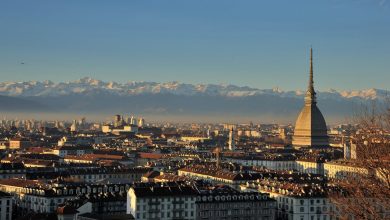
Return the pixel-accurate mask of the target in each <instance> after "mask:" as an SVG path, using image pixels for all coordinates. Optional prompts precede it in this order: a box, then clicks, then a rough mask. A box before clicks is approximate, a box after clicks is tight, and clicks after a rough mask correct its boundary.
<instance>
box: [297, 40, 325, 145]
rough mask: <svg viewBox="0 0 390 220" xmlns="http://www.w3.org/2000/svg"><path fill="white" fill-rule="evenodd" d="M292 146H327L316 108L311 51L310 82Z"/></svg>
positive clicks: (323, 127)
mask: <svg viewBox="0 0 390 220" xmlns="http://www.w3.org/2000/svg"><path fill="white" fill-rule="evenodd" d="M292 144H293V146H294V147H295V148H301V147H314V148H323V147H328V146H329V137H328V133H327V127H326V122H325V119H324V116H322V113H321V111H320V110H319V109H318V107H317V99H316V92H315V91H314V81H313V49H312V48H311V49H310V80H309V87H308V89H307V92H306V96H305V105H304V106H303V109H302V110H301V113H300V114H299V116H298V118H297V121H296V124H295V131H294V136H293V141H292Z"/></svg>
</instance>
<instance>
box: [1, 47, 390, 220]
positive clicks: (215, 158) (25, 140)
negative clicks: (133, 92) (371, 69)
mask: <svg viewBox="0 0 390 220" xmlns="http://www.w3.org/2000/svg"><path fill="white" fill-rule="evenodd" d="M0 128H1V136H0V138H1V139H0V148H1V164H0V165H1V173H0V190H1V194H0V195H1V203H0V204H1V219H4V220H10V219H59V220H68V219H69V220H70V219H72V220H76V219H79V220H91V219H140V220H141V219H214V220H217V219H221V220H222V219H264V220H273V219H287V220H290V219H294V220H295V219H297V220H331V219H343V218H347V219H363V217H362V216H360V215H359V214H357V213H355V212H353V211H351V210H350V209H348V207H349V205H350V204H353V203H354V202H353V201H354V200H356V199H358V200H361V199H362V198H366V197H356V196H355V195H353V191H355V190H356V189H353V188H352V189H353V190H352V191H350V190H351V188H348V187H347V186H345V185H343V180H347V179H349V178H356V177H357V178H359V179H360V178H361V179H360V180H362V179H364V178H372V179H375V180H378V181H379V182H382V183H383V184H384V187H386V186H387V187H388V185H385V183H386V181H387V183H388V180H389V173H388V171H389V170H388V169H387V171H386V172H382V170H381V169H382V168H383V167H381V166H367V164H365V163H364V160H367V158H366V155H364V154H363V153H364V148H361V147H360V146H369V144H368V143H367V142H368V141H370V137H371V136H370V134H371V133H370V134H368V133H365V132H366V128H365V127H362V125H361V124H340V125H336V126H331V127H329V128H328V127H327V125H326V122H325V119H324V117H323V116H322V114H321V111H320V110H319V108H318V107H317V99H316V92H315V90H314V73H313V57H312V50H311V52H310V74H309V83H308V88H307V92H306V95H305V100H304V105H303V108H302V111H301V113H300V114H299V116H298V117H297V120H296V124H295V125H281V124H256V123H252V122H249V123H247V124H230V123H220V124H217V123H214V124H213V123H187V124H185V123H153V122H149V121H148V119H147V118H142V117H137V116H133V115H119V114H118V115H114V116H113V117H112V120H110V121H107V122H92V121H88V118H81V119H77V120H73V121H72V122H68V121H43V120H39V121H38V120H33V119H32V120H12V119H3V120H1V121H0ZM375 129H376V130H378V129H379V128H378V127H376V128H375ZM380 132H381V133H380V134H381V136H380V137H384V139H379V137H378V136H374V143H375V144H382V143H384V144H385V149H387V150H388V143H389V142H388V140H389V135H390V133H388V131H385V130H380ZM383 132H385V133H383ZM386 132H387V133H386ZM362 134H363V136H364V135H367V136H365V137H363V138H365V139H364V140H363V142H361V141H362V140H361V139H359V137H361V135H362ZM377 148H379V147H377ZM387 152H388V151H387ZM379 159H380V161H381V162H383V163H384V164H385V165H386V166H387V168H388V164H389V163H390V158H389V155H388V154H386V151H384V152H383V154H381V155H380V157H379ZM367 161H369V160H367ZM367 161H366V162H367ZM361 184H363V182H362V183H361ZM384 195H385V197H384V199H383V197H381V196H378V197H375V196H373V197H370V198H369V200H368V201H367V203H365V206H366V207H370V204H372V205H373V206H372V207H375V210H373V212H367V211H364V212H365V214H364V216H366V217H367V218H372V219H380V218H382V219H387V218H389V217H390V209H389V203H388V202H389V198H388V197H386V194H384ZM337 198H339V199H340V198H346V199H347V200H346V201H349V202H347V203H345V201H344V202H339V201H340V200H338V199H337ZM381 198H382V199H383V200H382V199H381ZM343 206H346V208H345V209H343ZM349 208H350V207H349ZM359 209H360V208H359ZM375 216H379V218H374V217H375Z"/></svg>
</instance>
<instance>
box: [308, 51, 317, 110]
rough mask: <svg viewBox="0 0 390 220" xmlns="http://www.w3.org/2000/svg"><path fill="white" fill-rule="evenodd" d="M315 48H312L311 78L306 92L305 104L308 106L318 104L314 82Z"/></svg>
mask: <svg viewBox="0 0 390 220" xmlns="http://www.w3.org/2000/svg"><path fill="white" fill-rule="evenodd" d="M313 72H314V71H313V48H312V47H310V78H309V85H308V88H307V92H306V97H305V103H306V104H315V103H316V92H315V90H314V80H313V75H314V73H313Z"/></svg>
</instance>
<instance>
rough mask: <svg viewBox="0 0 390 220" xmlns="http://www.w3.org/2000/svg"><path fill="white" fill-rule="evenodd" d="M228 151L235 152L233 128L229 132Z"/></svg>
mask: <svg viewBox="0 0 390 220" xmlns="http://www.w3.org/2000/svg"><path fill="white" fill-rule="evenodd" d="M229 150H231V151H235V150H236V143H235V139H234V130H233V128H232V129H231V130H230V132H229Z"/></svg>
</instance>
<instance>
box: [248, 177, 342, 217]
mask: <svg viewBox="0 0 390 220" xmlns="http://www.w3.org/2000/svg"><path fill="white" fill-rule="evenodd" d="M287 186H290V188H288V187H287ZM242 189H243V190H256V191H259V192H262V193H269V194H270V197H271V198H274V199H275V200H276V202H277V206H276V216H277V219H285V220H332V219H335V218H333V215H334V212H333V207H334V206H333V204H332V203H330V201H329V199H327V198H326V196H325V194H324V192H323V191H322V190H321V188H313V187H310V186H309V187H307V186H299V185H297V184H291V183H288V184H285V185H283V183H282V184H279V183H278V182H277V181H274V182H273V181H270V182H267V181H261V182H252V183H248V184H247V185H246V186H242Z"/></svg>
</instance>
